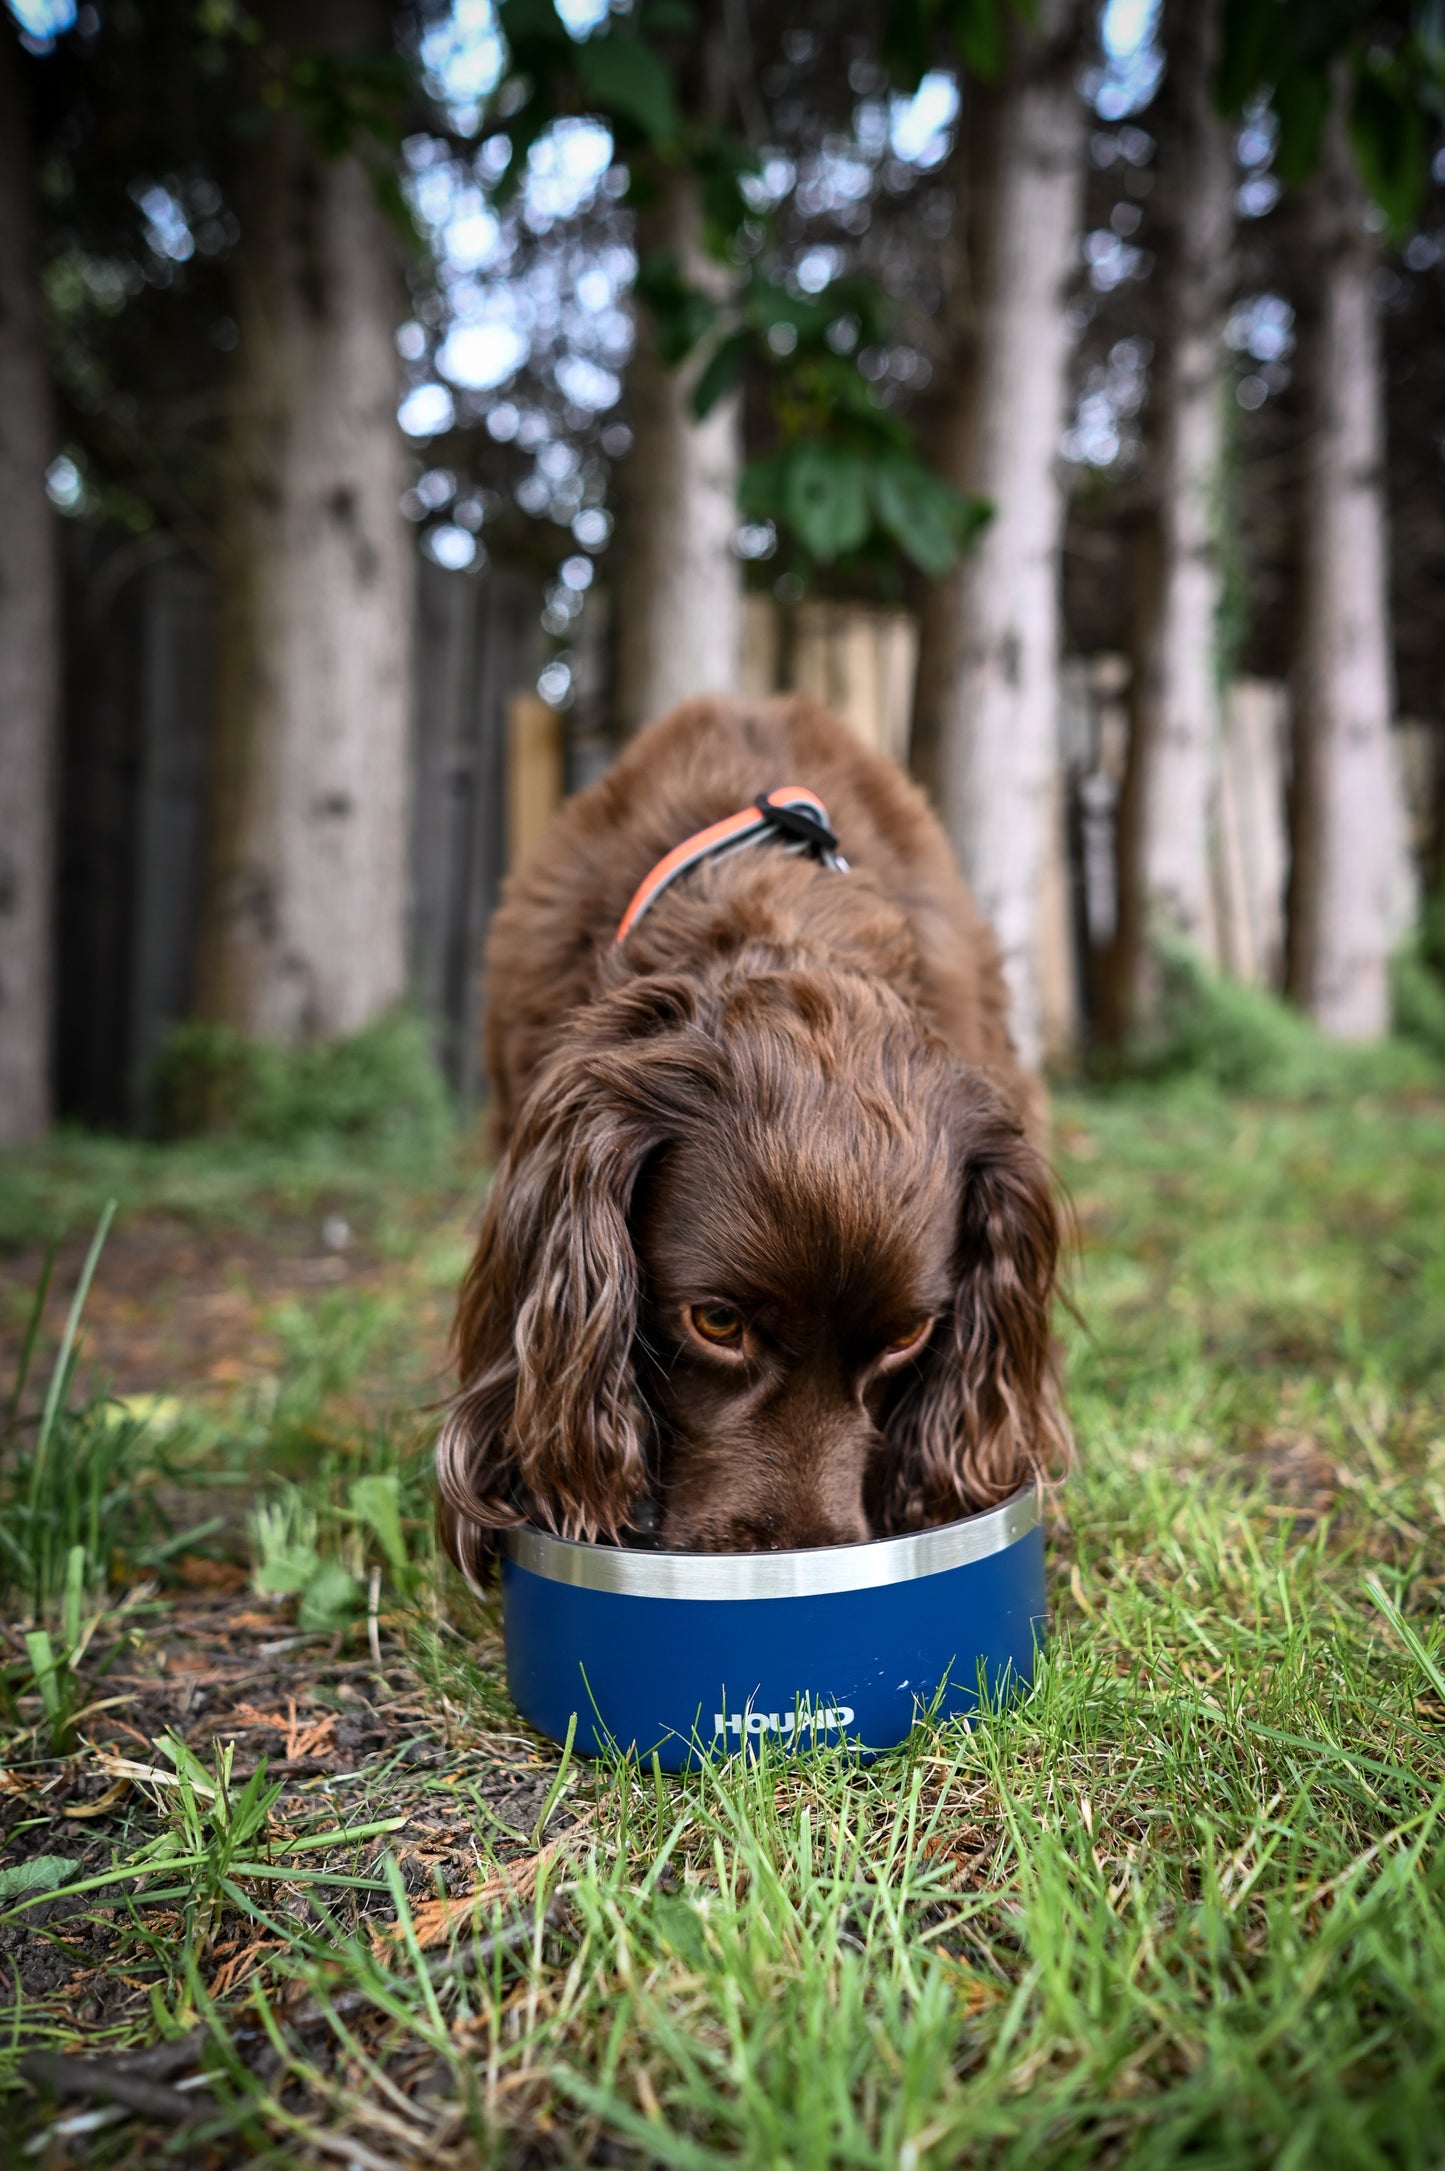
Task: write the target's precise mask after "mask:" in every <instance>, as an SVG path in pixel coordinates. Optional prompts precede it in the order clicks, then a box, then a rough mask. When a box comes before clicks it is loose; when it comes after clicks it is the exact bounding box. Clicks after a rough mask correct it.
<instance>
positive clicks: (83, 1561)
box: [0, 1200, 195, 1750]
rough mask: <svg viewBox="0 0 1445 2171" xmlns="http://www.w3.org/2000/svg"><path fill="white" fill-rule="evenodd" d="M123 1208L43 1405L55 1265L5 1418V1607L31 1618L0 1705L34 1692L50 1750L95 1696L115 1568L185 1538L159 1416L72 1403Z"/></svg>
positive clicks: (155, 1558)
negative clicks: (89, 1668) (164, 1487)
mask: <svg viewBox="0 0 1445 2171" xmlns="http://www.w3.org/2000/svg"><path fill="white" fill-rule="evenodd" d="M113 1212H114V1201H113V1200H112V1201H111V1202H110V1204H109V1205H108V1206H107V1207H106V1209H105V1211H104V1212H103V1213H102V1215H101V1218H100V1222H99V1225H98V1227H97V1229H96V1233H95V1237H94V1239H93V1241H92V1243H91V1246H90V1250H89V1252H88V1253H87V1255H86V1260H85V1264H84V1267H83V1268H82V1270H81V1274H80V1278H79V1281H78V1282H77V1284H76V1289H75V1294H74V1297H73V1299H72V1301H71V1305H70V1309H69V1312H68V1315H67V1318H66V1322H65V1327H64V1330H63V1332H62V1334H61V1338H60V1343H59V1346H58V1348H57V1351H56V1355H55V1360H54V1363H53V1365H52V1368H51V1374H50V1380H49V1384H48V1386H47V1388H46V1392H45V1396H44V1399H43V1401H42V1404H41V1407H40V1409H39V1410H38V1411H31V1410H29V1409H28V1408H27V1404H26V1390H27V1387H28V1385H29V1380H30V1373H31V1369H32V1363H33V1359H34V1354H35V1350H36V1346H37V1343H38V1340H39V1333H40V1322H41V1316H42V1314H43V1311H44V1307H45V1299H46V1295H47V1293H48V1290H49V1285H50V1266H49V1263H48V1262H47V1265H46V1267H45V1270H44V1272H43V1273H42V1275H41V1278H40V1281H39V1284H38V1286H37V1289H36V1293H35V1298H34V1302H33V1304H32V1306H31V1312H30V1319H29V1323H28V1326H27V1329H26V1333H25V1336H24V1340H23V1342H22V1345H21V1353H20V1359H19V1364H18V1366H17V1371H16V1378H15V1383H14V1386H13V1388H12V1391H11V1395H10V1399H9V1406H8V1410H7V1412H6V1414H5V1417H4V1419H3V1423H0V1607H4V1608H5V1609H6V1611H7V1612H10V1613H11V1614H12V1615H13V1613H14V1612H16V1611H19V1612H21V1613H22V1614H23V1616H24V1618H25V1620H26V1621H27V1622H29V1623H30V1624H32V1625H30V1626H29V1627H27V1628H26V1630H25V1632H24V1634H23V1637H22V1646H23V1649H24V1652H25V1664H24V1666H23V1667H22V1668H20V1669H19V1671H15V1670H10V1671H7V1672H4V1673H0V1703H3V1704H4V1706H5V1707H6V1708H7V1709H8V1710H9V1712H10V1713H11V1715H12V1717H13V1716H14V1713H15V1709H16V1698H17V1697H18V1696H25V1695H30V1694H33V1695H36V1696H38V1698H39V1700H40V1706H41V1710H42V1713H43V1715H44V1720H45V1724H46V1726H47V1728H48V1730H49V1734H50V1739H51V1743H52V1746H53V1747H55V1748H56V1749H57V1750H65V1749H68V1748H69V1747H70V1746H71V1742H72V1737H73V1731H74V1721H75V1718H76V1715H77V1714H78V1712H79V1711H80V1710H81V1708H82V1706H83V1704H84V1702H85V1700H86V1697H87V1694H88V1691H87V1690H86V1688H85V1687H84V1685H83V1683H82V1681H81V1676H80V1665H81V1661H82V1659H83V1657H84V1655H85V1652H86V1650H87V1648H88V1646H89V1644H90V1642H91V1639H92V1637H93V1636H94V1634H95V1631H96V1629H97V1627H98V1626H99V1624H100V1622H101V1620H102V1619H103V1618H104V1616H105V1614H106V1612H107V1610H108V1608H109V1605H110V1584H111V1576H112V1569H113V1567H114V1566H116V1565H117V1564H118V1563H119V1562H121V1561H124V1562H125V1563H126V1564H127V1566H128V1567H130V1568H136V1567H139V1568H145V1567H147V1566H154V1565H156V1564H158V1563H159V1562H160V1561H161V1560H162V1559H163V1558H164V1557H165V1555H166V1554H167V1553H168V1552H170V1551H171V1550H172V1549H173V1547H174V1546H175V1544H176V1543H177V1542H180V1543H185V1542H187V1538H188V1537H194V1536H195V1533H194V1532H191V1533H188V1534H187V1537H183V1538H181V1539H180V1540H179V1541H178V1540H177V1539H176V1538H175V1536H174V1535H167V1534H165V1533H166V1521H165V1518H164V1517H163V1516H162V1514H161V1513H160V1511H159V1509H158V1506H157V1485H158V1482H159V1481H160V1480H162V1479H164V1477H165V1476H166V1475H167V1474H168V1465H167V1456H166V1453H165V1451H164V1448H163V1446H162V1444H161V1443H160V1442H159V1441H158V1440H157V1438H156V1436H155V1427H154V1426H153V1424H152V1422H151V1414H152V1413H149V1412H147V1413H145V1414H139V1413H135V1412H132V1411H130V1410H128V1409H125V1408H124V1407H122V1406H120V1405H118V1404H116V1403H113V1402H111V1401H109V1400H108V1399H107V1398H106V1397H105V1396H104V1395H100V1394H96V1395H92V1396H91V1397H89V1398H88V1399H87V1400H85V1401H81V1402H76V1401H75V1400H74V1399H73V1387H74V1378H75V1367H76V1362H77V1359H78V1356H79V1333H80V1324H81V1315H82V1313H83V1311H84V1308H85V1300H86V1297H87V1295H88V1293H89V1290H90V1285H91V1280H92V1277H93V1276H94V1273H95V1270H96V1266H97V1264H98V1262H99V1259H100V1254H101V1249H102V1247H103V1245H104V1242H105V1238H106V1234H107V1231H108V1230H109V1227H110V1222H111V1217H112V1214H113Z"/></svg>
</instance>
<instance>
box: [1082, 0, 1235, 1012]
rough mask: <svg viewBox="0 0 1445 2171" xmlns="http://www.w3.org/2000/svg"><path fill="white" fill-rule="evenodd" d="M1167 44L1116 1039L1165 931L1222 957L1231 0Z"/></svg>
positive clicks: (1150, 987)
mask: <svg viewBox="0 0 1445 2171" xmlns="http://www.w3.org/2000/svg"><path fill="white" fill-rule="evenodd" d="M1163 41H1164V50H1165V53H1166V54H1167V56H1168V62H1167V64H1168V70H1169V73H1168V77H1167V79H1166V84H1165V93H1164V110H1163V112H1162V113H1161V116H1160V122H1159V127H1158V131H1157V133H1158V138H1159V181H1158V187H1157V189H1156V192H1155V215H1156V219H1157V232H1158V244H1157V246H1158V255H1159V279H1160V294H1159V315H1158V321H1159V326H1160V331H1159V337H1158V340H1157V342H1156V345H1155V350H1154V373H1153V384H1152V387H1151V393H1150V408H1151V424H1152V428H1151V438H1152V444H1151V453H1152V464H1153V469H1154V473H1153V477H1152V481H1153V489H1152V492H1151V497H1150V503H1149V507H1148V510H1147V511H1146V513H1145V514H1144V516H1143V518H1142V520H1141V522H1140V523H1139V530H1138V545H1139V549H1138V557H1137V571H1136V579H1137V587H1136V608H1135V614H1134V640H1133V667H1134V668H1133V677H1132V683H1131V690H1130V740H1129V756H1128V763H1127V767H1126V769H1125V774H1124V787H1123V793H1122V796H1121V800H1120V807H1119V828H1118V885H1119V888H1118V895H1119V928H1118V936H1117V940H1116V943H1115V947H1114V955H1113V957H1112V959H1111V961H1110V963H1111V970H1110V975H1109V977H1110V980H1111V983H1112V985H1111V988H1110V997H1111V1000H1110V1001H1109V1004H1108V1008H1109V1010H1110V1012H1111V1013H1112V1015H1111V1016H1110V1017H1109V1018H1108V1019H1107V1020H1106V1025H1107V1027H1108V1029H1109V1031H1110V1037H1111V1038H1113V1039H1115V1040H1122V1039H1123V1038H1124V1037H1125V1035H1126V1033H1127V1031H1128V1029H1129V1027H1130V1026H1131V1025H1132V1024H1133V1023H1135V1022H1137V1021H1139V1020H1140V1019H1142V1018H1144V1017H1147V1014H1148V1012H1149V1011H1150V1010H1151V1009H1152V1008H1153V1007H1154V1004H1155V1002H1156V1000H1157V996H1158V975H1157V972H1156V970H1155V969H1154V963H1155V951H1154V945H1155V942H1156V940H1157V938H1158V937H1159V936H1160V935H1161V934H1175V935H1180V936H1183V937H1184V938H1185V940H1187V941H1188V942H1189V943H1191V944H1192V945H1193V947H1194V948H1195V949H1196V950H1197V951H1199V952H1200V953H1201V954H1202V955H1203V956H1204V957H1205V958H1206V959H1207V960H1208V961H1209V962H1210V963H1211V964H1214V963H1216V962H1217V959H1218V949H1219V941H1218V926H1217V919H1216V912H1215V903H1214V882H1213V866H1212V845H1213V813H1214V797H1215V788H1216V779H1217V774H1218V760H1219V742H1220V704H1221V684H1220V666H1219V656H1218V651H1217V641H1216V635H1217V621H1218V614H1219V605H1220V600H1221V592H1222V580H1221V573H1220V558H1219V549H1218V534H1217V530H1218V491H1219V485H1220V474H1221V466H1222V461H1223V454H1224V428H1225V424H1224V413H1225V409H1224V396H1225V383H1224V326H1225V318H1226V315H1227V313H1228V308H1229V298H1230V287H1231V279H1232V264H1231V249H1232V242H1233V231H1234V161H1233V156H1232V149H1231V144H1230V136H1229V130H1228V127H1227V125H1226V124H1225V123H1224V122H1223V121H1222V120H1221V119H1220V117H1219V115H1218V114H1217V113H1216V111H1215V109H1214V101H1213V80H1214V71H1215V66H1216V61H1217V54H1218V42H1219V7H1218V4H1217V0H1166V6H1165V9H1164V22H1163Z"/></svg>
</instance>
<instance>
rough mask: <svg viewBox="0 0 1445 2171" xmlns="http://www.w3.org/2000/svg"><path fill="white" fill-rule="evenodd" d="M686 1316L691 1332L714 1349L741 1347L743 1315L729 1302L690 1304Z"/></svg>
mask: <svg viewBox="0 0 1445 2171" xmlns="http://www.w3.org/2000/svg"><path fill="white" fill-rule="evenodd" d="M687 1317H688V1324H689V1325H690V1326H691V1328H692V1330H693V1332H694V1333H695V1334H697V1335H699V1336H700V1337H701V1339H702V1340H703V1341H704V1342H711V1343H712V1345H713V1347H714V1348H715V1349H741V1348H742V1342H743V1315H742V1313H741V1312H740V1311H737V1310H735V1309H734V1307H733V1306H732V1305H731V1304H691V1305H689V1306H688V1312H687Z"/></svg>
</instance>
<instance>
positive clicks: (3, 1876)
mask: <svg viewBox="0 0 1445 2171" xmlns="http://www.w3.org/2000/svg"><path fill="white" fill-rule="evenodd" d="M78 1867H79V1864H78V1863H77V1862H76V1860H75V1857H74V1856H73V1855H68V1854H33V1855H31V1857H30V1859H29V1861H28V1862H12V1863H10V1864H9V1866H8V1867H7V1868H5V1869H0V1901H4V1900H18V1899H23V1898H24V1897H25V1895H26V1894H27V1893H29V1892H53V1891H54V1890H55V1888H56V1886H57V1885H63V1884H64V1883H65V1880H66V1878H67V1877H72V1876H74V1874H75V1871H76V1870H77V1868H78Z"/></svg>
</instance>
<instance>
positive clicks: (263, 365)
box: [201, 0, 415, 1044]
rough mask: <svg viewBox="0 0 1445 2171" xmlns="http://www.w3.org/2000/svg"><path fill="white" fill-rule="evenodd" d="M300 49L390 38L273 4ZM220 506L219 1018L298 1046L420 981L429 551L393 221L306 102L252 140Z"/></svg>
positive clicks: (345, 1027) (214, 1009) (208, 944)
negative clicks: (419, 661) (414, 853)
mask: <svg viewBox="0 0 1445 2171" xmlns="http://www.w3.org/2000/svg"><path fill="white" fill-rule="evenodd" d="M276 28H277V30H278V33H284V40H285V43H286V44H287V45H288V46H289V47H290V49H291V50H292V52H293V54H294V53H297V52H304V51H311V52H318V51H322V52H326V53H327V54H330V55H338V54H339V55H347V54H350V53H360V52H363V51H366V52H385V51H388V50H389V39H388V29H389V18H388V16H387V14H386V12H385V10H384V9H383V8H381V7H380V6H377V5H373V4H370V0H368V4H362V0H308V4H307V5H306V6H305V7H304V8H295V9H293V10H291V11H288V13H287V14H286V16H285V17H284V18H283V17H282V16H280V15H279V14H278V15H277V17H276ZM242 208H243V240H242V245H241V250H240V259H239V272H238V285H239V293H238V307H237V316H238V322H239V326H240V332H241V340H240V349H239V354H238V364H239V367H238V369H237V373H236V378H235V382H234V387H233V399H234V405H233V408H232V411H231V416H230V424H229V443H228V447H227V460H226V477H225V484H224V495H223V507H222V536H221V554H220V556H221V565H220V571H221V620H220V628H219V644H218V645H219V665H218V668H219V684H218V689H217V745H216V761H215V768H214V784H213V800H212V837H211V863H210V881H209V886H208V896H207V911H206V924H205V927H204V929H203V940H202V979H201V989H202V994H201V1003H202V1008H203V1010H204V1012H205V1013H206V1014H207V1015H208V1016H210V1017H212V1018H214V1019H216V1020H218V1021H220V1022H222V1023H224V1024H227V1025H230V1026H232V1027H234V1028H236V1029H237V1030H239V1031H240V1032H243V1033H246V1034H249V1035H253V1036H257V1037H262V1038H267V1039H273V1040H277V1041H280V1042H283V1043H291V1044H295V1043H300V1042H308V1041H320V1040H330V1039H334V1038H336V1037H338V1036H340V1035H342V1034H346V1033H350V1032H355V1031H356V1030H357V1029H358V1028H360V1027H361V1026H364V1025H366V1024H368V1023H369V1022H370V1021H371V1020H372V1019H374V1018H376V1017H377V1016H379V1015H380V1014H381V1013H382V1012H383V1011H385V1010H387V1009H388V1008H389V1007H390V1006H392V1005H393V1004H395V1003H396V1002H398V1001H399V1000H400V999H401V997H402V995H403V993H404V991H405V985H406V913H407V832H408V767H409V744H408V741H409V734H410V727H411V648H412V614H413V607H414V590H415V567H414V563H413V558H412V550H411V544H410V540H409V536H408V532H407V530H406V527H405V524H404V522H403V520H402V517H401V513H400V511H399V501H400V498H401V494H402V490H403V488H404V486H405V482H406V465H405V456H404V452H403V447H402V441H401V438H400V435H399V433H398V430H397V423H396V400H397V360H396V347H395V327H396V324H397V321H398V318H399V315H400V313H401V300H402V296H401V285H400V278H399V272H398V267H397V248H396V241H395V237H394V235H393V234H392V232H391V230H390V228H389V227H388V225H387V222H386V220H385V218H384V217H383V214H382V213H381V211H380V210H379V208H378V206H377V204H376V201H375V199H374V196H373V193H372V189H371V185H370V182H369V180H368V178H367V175H366V172H365V171H364V169H363V166H362V164H361V162H360V159H359V158H358V157H357V156H355V155H351V154H347V155H343V156H340V157H332V158H329V157H326V156H324V155H323V154H322V152H321V151H320V150H319V149H318V147H317V146H316V144H315V142H314V140H313V138H312V137H311V135H310V134H309V133H308V132H307V129H306V127H305V125H304V124H303V122H302V120H301V118H300V117H299V116H298V115H297V114H296V113H295V112H294V111H289V110H288V111H286V112H284V113H282V114H280V115H278V117H277V118H276V120H275V121H274V123H273V124H272V126H271V128H270V129H269V130H268V131H267V133H266V134H264V135H263V136H261V137H260V138H258V139H257V140H256V142H255V145H254V148H253V149H252V152H251V154H250V170H249V173H248V175H247V192H246V196H245V198H244V200H243V206H242Z"/></svg>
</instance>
